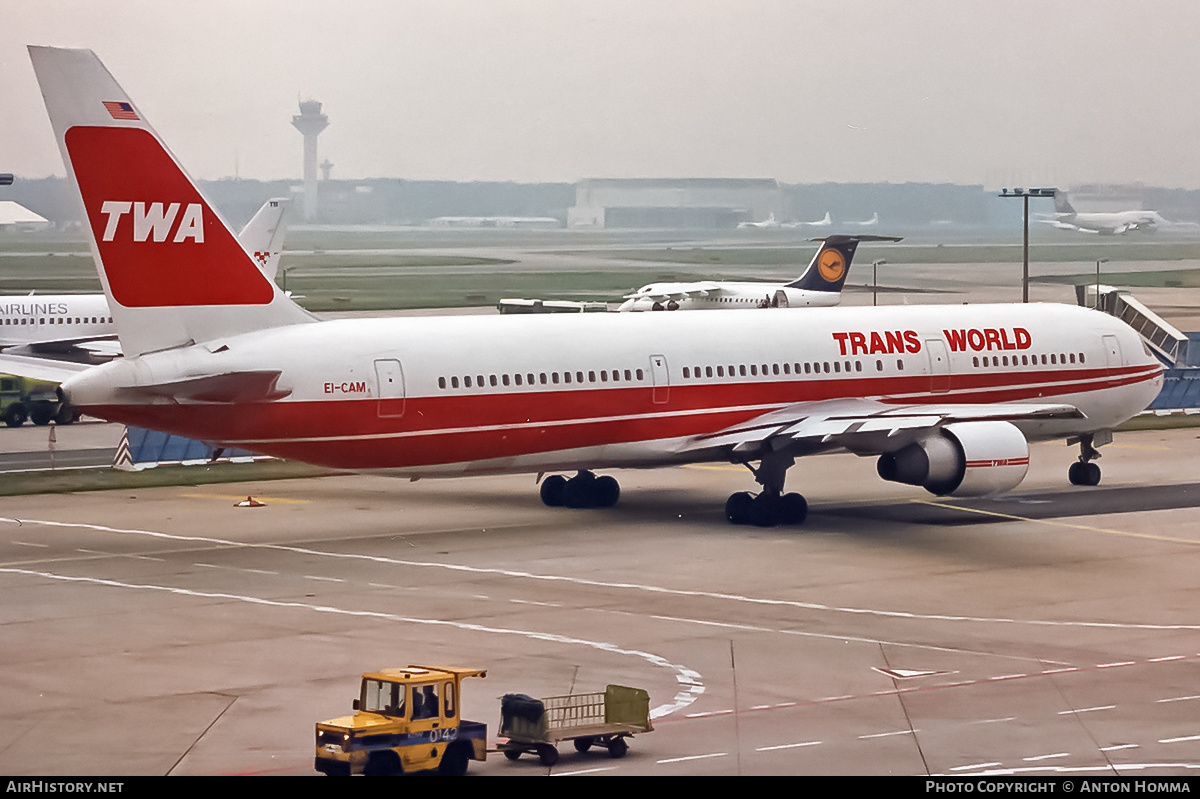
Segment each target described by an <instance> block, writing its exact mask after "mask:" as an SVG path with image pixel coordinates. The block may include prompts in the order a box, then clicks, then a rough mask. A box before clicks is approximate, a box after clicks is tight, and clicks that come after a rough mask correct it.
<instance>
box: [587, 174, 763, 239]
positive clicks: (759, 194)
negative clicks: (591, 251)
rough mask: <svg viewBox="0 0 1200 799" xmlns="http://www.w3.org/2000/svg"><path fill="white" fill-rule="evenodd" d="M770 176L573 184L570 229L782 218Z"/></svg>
mask: <svg viewBox="0 0 1200 799" xmlns="http://www.w3.org/2000/svg"><path fill="white" fill-rule="evenodd" d="M782 208H783V192H782V191H781V189H780V187H779V183H778V182H777V181H775V180H774V179H771V178H746V179H741V178H734V179H730V178H685V179H660V178H589V179H587V180H581V181H579V183H577V184H575V205H573V206H572V207H571V208H569V209H567V225H568V226H569V227H594V228H736V227H737V226H738V223H739V222H753V221H759V220H764V219H767V218H768V217H769V216H771V215H772V214H774V215H776V216H779V215H781V211H782Z"/></svg>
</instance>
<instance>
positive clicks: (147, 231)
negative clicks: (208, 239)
mask: <svg viewBox="0 0 1200 799" xmlns="http://www.w3.org/2000/svg"><path fill="white" fill-rule="evenodd" d="M179 206H180V203H170V204H169V205H168V204H165V203H139V202H130V201H128V200H125V201H120V200H106V201H105V202H104V204H103V205H101V206H100V213H102V214H104V215H106V216H107V217H108V222H107V223H105V225H104V236H103V237H102V238H101V239H100V240H101V241H113V240H114V239H116V237H117V230H118V228H119V227H120V224H121V217H123V216H124V215H125V214H128V213H130V211H131V210H132V216H133V240H134V241H146V240H147V239H149V238H151V237H153V239H154V241H166V240H167V236H169V235H170V233H171V225H172V224H174V222H175V217H176V216H179ZM188 239H191V240H192V241H194V242H196V243H197V244H203V243H204V210H203V206H202V205H200V203H188V204H187V207H186V208H185V209H184V211H183V216H181V217H180V218H179V225H178V226H177V227H176V228H175V235H174V236H173V237H172V238H171V241H172V242H175V243H177V244H178V243H180V242H184V241H187V240H188Z"/></svg>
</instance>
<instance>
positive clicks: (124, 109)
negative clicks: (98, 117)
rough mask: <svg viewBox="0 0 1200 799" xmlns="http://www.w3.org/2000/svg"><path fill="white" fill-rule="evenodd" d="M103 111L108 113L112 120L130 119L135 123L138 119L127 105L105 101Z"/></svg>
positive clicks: (130, 106)
mask: <svg viewBox="0 0 1200 799" xmlns="http://www.w3.org/2000/svg"><path fill="white" fill-rule="evenodd" d="M104 109H105V110H106V111H108V114H109V116H111V117H112V118H113V119H132V120H135V121H136V120H137V119H138V115H137V114H136V113H134V111H133V106H132V105H130V104H129V103H116V102H111V101H107V100H106V101H105V103H104Z"/></svg>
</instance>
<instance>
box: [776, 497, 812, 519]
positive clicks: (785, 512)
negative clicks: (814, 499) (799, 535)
mask: <svg viewBox="0 0 1200 799" xmlns="http://www.w3.org/2000/svg"><path fill="white" fill-rule="evenodd" d="M807 518H808V500H806V499H805V498H804V497H803V496H801V495H800V494H794V493H793V494H784V495H783V496H782V497H781V498H780V500H779V523H780V524H804V520H805V519H807Z"/></svg>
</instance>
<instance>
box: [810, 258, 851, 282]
mask: <svg viewBox="0 0 1200 799" xmlns="http://www.w3.org/2000/svg"><path fill="white" fill-rule="evenodd" d="M817 271H818V272H820V273H821V277H823V278H825V279H826V280H828V281H829V282H830V283H836V282H838V281H839V280H841V279H842V275H844V274H846V259H845V258H843V257H842V254H841V253H840V252H838V251H837V250H825V251H824V252H822V253H821V255H820V257H818V258H817Z"/></svg>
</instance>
